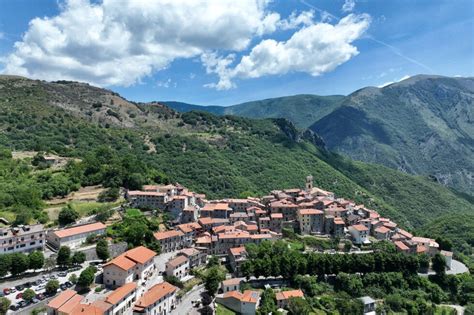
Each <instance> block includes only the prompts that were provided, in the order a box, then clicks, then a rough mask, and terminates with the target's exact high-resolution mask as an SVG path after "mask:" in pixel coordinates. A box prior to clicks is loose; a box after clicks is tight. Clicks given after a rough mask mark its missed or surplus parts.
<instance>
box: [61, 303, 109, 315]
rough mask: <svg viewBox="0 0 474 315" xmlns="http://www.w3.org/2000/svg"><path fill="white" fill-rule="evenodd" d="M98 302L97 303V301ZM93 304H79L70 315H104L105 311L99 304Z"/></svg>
mask: <svg viewBox="0 0 474 315" xmlns="http://www.w3.org/2000/svg"><path fill="white" fill-rule="evenodd" d="M96 302H97V301H96ZM96 302H94V303H92V304H89V305H88V304H78V305H76V307H75V308H74V309H73V310H72V311H71V312H70V313H69V315H104V314H105V312H104V310H103V309H102V308H101V307H99V306H98V305H99V303H96Z"/></svg>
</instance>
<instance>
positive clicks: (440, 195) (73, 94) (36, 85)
mask: <svg viewBox="0 0 474 315" xmlns="http://www.w3.org/2000/svg"><path fill="white" fill-rule="evenodd" d="M0 91H2V92H1V94H0V130H2V132H1V134H0V146H4V147H6V148H9V149H15V150H35V151H51V152H54V153H56V154H59V155H62V156H71V157H78V158H80V159H81V162H71V163H70V164H69V167H68V168H67V171H65V172H63V173H62V174H63V175H64V176H66V177H67V178H68V179H69V181H70V182H72V183H79V184H80V185H82V186H88V185H97V184H102V185H104V186H106V187H118V186H122V187H126V188H131V189H136V188H139V187H140V186H141V185H142V184H145V183H151V182H168V181H172V182H179V183H181V184H183V185H185V186H187V187H189V188H190V189H193V190H195V191H197V192H201V193H206V194H207V195H208V197H209V198H221V197H239V196H247V195H263V194H266V193H268V191H270V190H273V189H282V188H289V187H301V186H302V184H303V181H304V178H305V176H307V175H308V174H312V175H313V176H314V178H315V185H318V186H320V187H323V188H324V189H328V190H332V191H334V192H335V193H336V194H337V195H339V196H341V197H345V198H348V199H353V200H355V201H357V202H359V203H364V204H366V205H367V206H368V207H373V208H375V209H377V210H379V211H380V212H381V213H382V214H383V215H386V216H389V217H391V218H392V219H394V220H396V221H398V222H399V223H400V224H401V225H403V226H404V227H406V228H414V227H423V225H424V224H427V223H429V222H431V221H432V220H433V219H434V218H435V217H436V216H437V215H438V214H439V213H442V212H443V213H446V214H454V213H456V214H463V213H472V209H473V206H472V203H470V202H469V201H468V200H467V199H465V198H463V197H462V196H460V195H457V194H455V193H453V192H451V191H450V190H449V189H447V188H445V187H443V186H441V185H439V184H437V183H435V182H433V181H432V180H430V179H428V178H424V177H414V176H411V175H406V174H403V173H400V172H397V171H393V170H391V169H387V168H385V167H378V166H373V165H369V164H364V163H361V162H357V163H354V162H352V161H350V160H347V159H343V158H341V157H340V156H338V155H335V154H332V153H329V152H327V151H325V150H324V149H322V147H321V146H322V143H321V141H320V139H319V138H318V137H317V135H314V134H312V133H310V132H305V133H302V132H299V131H298V130H297V129H296V128H295V126H294V125H293V124H291V123H290V122H288V121H287V120H283V119H278V120H269V119H266V120H251V119H247V118H240V117H235V116H222V117H219V116H214V115H212V114H209V113H205V112H190V113H184V114H179V113H176V112H174V111H173V110H171V109H169V108H167V107H166V106H163V105H160V104H157V103H154V104H137V103H133V102H129V101H127V100H125V99H123V98H121V97H120V96H118V95H117V94H115V93H113V92H111V91H108V90H103V89H98V88H95V87H90V86H88V85H86V84H78V83H71V82H56V83H47V82H43V81H33V80H27V79H21V78H17V79H12V78H8V79H6V78H3V79H0ZM111 99H112V100H113V101H111ZM111 113H114V114H111ZM1 196H2V195H0V198H2V197H1ZM3 196H4V195H3ZM0 205H1V201H0ZM460 233H461V232H460Z"/></svg>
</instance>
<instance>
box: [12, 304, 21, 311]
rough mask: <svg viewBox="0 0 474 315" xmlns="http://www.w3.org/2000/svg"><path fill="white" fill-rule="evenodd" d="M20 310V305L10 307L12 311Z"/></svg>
mask: <svg viewBox="0 0 474 315" xmlns="http://www.w3.org/2000/svg"><path fill="white" fill-rule="evenodd" d="M19 308H20V306H19V305H18V304H12V305H10V309H11V310H12V311H17V310H18V309H19Z"/></svg>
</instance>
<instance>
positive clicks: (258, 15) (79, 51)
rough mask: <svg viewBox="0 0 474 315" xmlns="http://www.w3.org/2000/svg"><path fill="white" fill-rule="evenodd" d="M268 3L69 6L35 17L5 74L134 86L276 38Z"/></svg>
mask: <svg viewBox="0 0 474 315" xmlns="http://www.w3.org/2000/svg"><path fill="white" fill-rule="evenodd" d="M267 4H268V1H266V0H242V1H233V0H209V1H185V0H155V1H115V0H104V1H103V2H101V3H98V4H94V3H90V2H89V1H88V0H69V1H67V2H66V3H65V4H64V5H62V6H61V7H60V9H61V12H60V14H59V15H57V16H55V17H51V18H35V19H33V20H32V21H30V24H29V28H28V30H27V31H26V33H25V34H24V36H23V38H22V40H21V41H19V42H17V43H15V47H14V52H13V53H12V54H10V55H9V56H7V57H6V60H5V61H4V63H5V69H4V72H6V73H12V74H19V75H25V76H29V77H33V78H41V79H46V80H57V79H73V80H80V81H86V82H91V83H94V84H99V85H125V86H127V85H131V84H133V83H135V82H137V81H138V80H139V79H140V78H142V77H144V76H147V75H150V74H151V73H152V72H153V71H158V70H161V69H164V68H166V67H167V66H169V65H170V63H171V62H172V61H173V60H176V59H179V58H192V57H196V56H200V55H201V54H202V53H205V52H206V51H210V50H220V49H222V50H230V51H241V50H243V49H246V48H247V47H248V45H249V43H250V41H251V40H252V39H253V38H254V37H255V36H259V35H263V34H268V33H271V32H274V31H275V30H276V29H277V27H278V26H277V23H278V22H279V21H280V16H279V14H277V13H274V12H268V10H267Z"/></svg>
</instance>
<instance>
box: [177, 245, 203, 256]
mask: <svg viewBox="0 0 474 315" xmlns="http://www.w3.org/2000/svg"><path fill="white" fill-rule="evenodd" d="M199 253H201V252H200V251H199V250H197V249H196V248H192V247H189V248H185V249H182V250H180V251H179V253H178V254H184V255H185V256H188V257H189V256H194V255H197V254H199Z"/></svg>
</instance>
